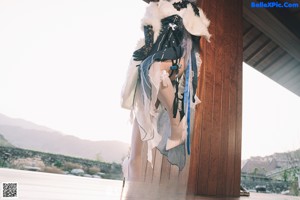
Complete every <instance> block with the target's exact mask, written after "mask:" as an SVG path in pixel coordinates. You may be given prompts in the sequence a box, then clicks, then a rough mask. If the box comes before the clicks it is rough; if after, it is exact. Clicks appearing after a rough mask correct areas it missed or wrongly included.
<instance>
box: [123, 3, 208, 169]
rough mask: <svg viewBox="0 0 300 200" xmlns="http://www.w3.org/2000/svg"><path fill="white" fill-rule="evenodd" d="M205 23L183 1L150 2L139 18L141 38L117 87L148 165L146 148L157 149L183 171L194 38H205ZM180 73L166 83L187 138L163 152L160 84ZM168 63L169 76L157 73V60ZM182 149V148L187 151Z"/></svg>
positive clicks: (195, 59) (196, 61)
mask: <svg viewBox="0 0 300 200" xmlns="http://www.w3.org/2000/svg"><path fill="white" fill-rule="evenodd" d="M208 26H209V20H208V19H207V18H206V16H205V14H204V13H203V11H202V10H201V9H200V8H198V7H197V6H196V5H195V4H193V3H191V2H189V1H184V0H183V1H178V0H171V1H167V0H160V1H159V2H150V4H149V6H148V7H147V9H146V13H145V16H144V18H143V19H142V29H143V31H144V36H145V37H144V38H143V39H141V40H140V41H139V42H138V45H137V48H136V50H135V51H134V53H133V56H132V59H131V61H130V65H129V67H128V72H127V78H126V82H125V84H124V86H123V89H122V98H121V105H122V107H123V108H127V109H130V110H131V111H132V115H133V116H132V117H135V118H136V120H137V122H138V127H139V131H140V134H141V139H142V140H143V141H146V142H147V145H148V161H149V162H151V163H152V149H153V148H157V149H159V151H160V152H161V153H162V154H163V155H165V156H167V158H168V161H169V162H170V163H171V164H175V165H177V166H178V167H179V169H180V170H181V169H183V167H184V165H185V160H186V151H187V150H188V151H189V142H190V141H189V138H190V134H191V132H192V130H191V127H192V126H191V124H192V121H193V110H194V108H195V105H196V104H197V103H199V102H200V101H199V99H198V98H197V96H196V94H195V93H196V88H197V82H198V81H197V77H198V75H199V67H200V65H201V60H200V57H199V54H198V53H199V40H200V37H201V36H202V37H204V38H206V39H207V40H209V37H210V34H209V32H208V29H207V28H208ZM180 59H183V61H184V67H185V69H184V73H183V75H182V76H181V77H177V78H176V79H175V80H174V81H173V82H172V87H173V89H174V94H175V98H174V101H173V115H174V117H176V113H179V114H180V119H181V121H182V122H183V124H184V127H185V130H186V132H187V133H186V134H187V135H188V138H187V140H186V142H184V143H182V144H180V145H178V146H176V147H174V148H172V149H169V150H166V143H167V139H168V137H169V136H170V135H171V124H170V119H169V115H168V112H167V110H166V109H165V108H164V107H163V106H162V105H159V106H157V104H156V103H157V100H158V98H157V96H158V93H159V89H160V85H161V84H163V85H164V84H167V83H166V81H165V80H166V78H168V77H169V76H170V75H172V73H173V72H174V73H176V72H177V71H178V69H179V68H180V64H179V63H180ZM163 61H172V65H171V66H170V69H172V71H171V74H168V73H167V72H166V71H161V69H160V62H163ZM187 147H188V148H187Z"/></svg>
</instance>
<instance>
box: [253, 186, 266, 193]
mask: <svg viewBox="0 0 300 200" xmlns="http://www.w3.org/2000/svg"><path fill="white" fill-rule="evenodd" d="M255 190H256V192H267V188H266V186H265V185H257V186H255Z"/></svg>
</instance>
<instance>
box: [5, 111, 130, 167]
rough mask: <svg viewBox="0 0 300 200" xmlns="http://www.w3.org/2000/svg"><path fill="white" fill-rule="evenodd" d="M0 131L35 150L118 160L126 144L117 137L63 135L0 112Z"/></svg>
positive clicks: (12, 143) (126, 151) (16, 144)
mask: <svg viewBox="0 0 300 200" xmlns="http://www.w3.org/2000/svg"><path fill="white" fill-rule="evenodd" d="M0 134H1V135H2V136H3V137H4V138H6V140H7V142H9V143H10V144H11V145H13V146H15V147H18V148H23V149H30V150H35V151H41V152H47V153H54V154H63V155H67V156H74V157H80V158H88V159H93V160H96V159H98V160H99V159H100V160H102V161H104V162H116V163H120V162H121V160H122V158H123V157H124V156H126V155H127V153H128V149H129V144H127V143H123V142H120V141H90V140H84V139H80V138H78V137H75V136H71V135H64V134H62V133H60V132H58V131H54V130H52V129H50V128H47V127H44V126H40V125H36V124H34V123H31V122H29V121H25V120H22V119H13V118H9V117H6V116H4V115H2V114H0Z"/></svg>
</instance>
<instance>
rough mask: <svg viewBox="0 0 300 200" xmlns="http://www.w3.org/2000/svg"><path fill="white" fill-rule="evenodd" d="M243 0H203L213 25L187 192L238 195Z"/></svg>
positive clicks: (205, 56)
mask: <svg viewBox="0 0 300 200" xmlns="http://www.w3.org/2000/svg"><path fill="white" fill-rule="evenodd" d="M242 3H243V1H241V0H199V1H198V5H199V7H201V8H202V9H203V10H204V12H205V13H206V15H207V17H208V19H210V21H211V24H210V27H209V31H210V33H211V34H212V37H211V42H210V43H208V42H206V41H204V39H202V41H201V48H202V50H201V58H202V66H201V76H200V79H199V87H198V91H197V92H198V96H200V99H201V101H202V103H201V104H200V105H199V106H198V107H197V110H196V116H195V126H194V133H193V141H192V153H191V158H190V159H191V160H190V168H189V178H188V188H187V191H188V193H189V194H194V195H207V196H221V197H226V196H239V193H240V173H241V132H242V53H243V52H242V51H243V49H242Z"/></svg>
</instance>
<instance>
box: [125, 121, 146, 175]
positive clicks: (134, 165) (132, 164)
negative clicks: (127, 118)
mask: <svg viewBox="0 0 300 200" xmlns="http://www.w3.org/2000/svg"><path fill="white" fill-rule="evenodd" d="M142 148H143V141H142V140H141V135H140V131H139V127H138V123H137V121H136V119H135V120H134V122H133V127H132V136H131V150H130V157H129V165H128V175H129V177H128V180H129V181H141V180H142Z"/></svg>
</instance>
